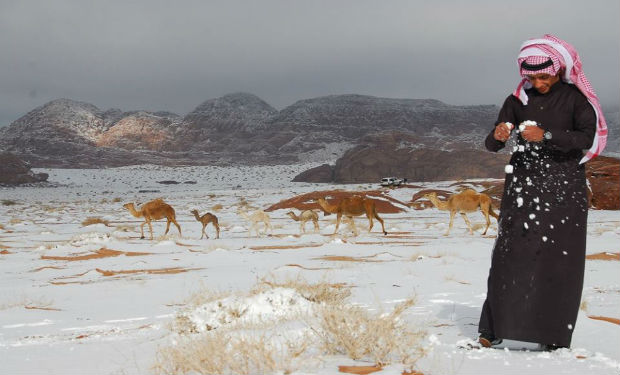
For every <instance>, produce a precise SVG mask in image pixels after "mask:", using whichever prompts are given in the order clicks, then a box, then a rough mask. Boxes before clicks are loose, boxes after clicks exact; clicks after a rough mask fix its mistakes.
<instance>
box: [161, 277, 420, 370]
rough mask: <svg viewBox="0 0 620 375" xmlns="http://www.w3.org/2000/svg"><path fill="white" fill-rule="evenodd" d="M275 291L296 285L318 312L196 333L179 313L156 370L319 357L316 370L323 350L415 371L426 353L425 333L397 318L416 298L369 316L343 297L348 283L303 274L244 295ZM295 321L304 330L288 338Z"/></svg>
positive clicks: (273, 366) (253, 365)
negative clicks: (313, 280) (317, 279)
mask: <svg viewBox="0 0 620 375" xmlns="http://www.w3.org/2000/svg"><path fill="white" fill-rule="evenodd" d="M274 288H289V289H294V290H296V291H297V292H298V293H299V294H301V295H302V296H303V297H304V298H306V299H307V300H309V301H312V302H314V303H316V309H312V312H309V314H310V315H303V314H302V315H296V316H289V317H287V318H284V319H283V320H279V321H278V322H271V323H269V322H263V323H260V324H256V325H236V326H229V327H220V328H218V329H215V330H211V331H208V332H203V333H199V334H193V333H196V330H195V329H192V328H191V327H193V325H194V324H193V323H192V322H191V321H190V320H189V318H187V317H185V318H182V316H183V314H177V319H176V320H175V322H174V323H173V330H174V331H175V333H178V334H181V336H175V343H174V344H173V345H172V346H169V347H166V348H160V349H159V351H158V355H157V360H156V364H155V366H154V370H155V372H157V373H160V374H190V373H191V374H224V373H228V374H250V373H252V374H255V373H256V374H262V373H284V374H287V373H290V372H293V371H296V370H297V369H299V368H301V366H302V365H307V364H308V363H314V362H316V364H315V366H314V368H316V366H317V365H319V362H320V361H321V360H320V358H321V356H322V355H324V354H330V355H347V356H348V357H350V358H352V359H354V360H359V359H363V360H369V361H374V362H375V363H376V364H378V365H381V366H383V365H387V364H390V363H395V362H400V363H403V364H404V365H405V366H408V367H410V368H413V366H414V364H415V362H416V361H417V360H418V359H419V358H420V357H421V356H422V354H423V351H422V349H420V341H421V340H422V338H423V337H424V333H423V332H421V331H419V330H414V329H412V328H411V327H410V326H409V325H408V324H407V323H406V322H405V321H404V320H403V319H402V315H403V313H404V312H405V311H406V310H407V309H408V308H409V307H411V306H412V305H413V304H414V300H413V299H407V300H406V301H405V302H403V303H401V304H399V305H397V306H396V307H395V308H394V310H393V311H392V312H391V313H385V314H380V313H377V314H371V313H369V312H368V311H367V310H366V309H364V308H362V307H359V306H354V305H351V304H350V303H349V302H348V297H349V296H350V290H349V288H348V287H346V286H343V285H342V284H334V283H329V282H327V281H321V282H318V283H316V284H310V283H308V282H307V281H305V280H304V279H303V278H301V277H300V276H298V277H297V278H295V279H288V280H285V281H275V280H274V279H273V277H268V278H263V279H261V280H259V281H258V283H257V284H256V286H255V287H254V288H252V289H251V290H250V292H249V293H248V296H252V295H256V294H258V293H262V292H265V291H268V290H269V289H274ZM223 296H225V295H223V294H217V293H213V292H211V291H208V290H205V291H201V292H198V293H194V294H193V295H192V296H190V298H189V300H188V302H187V304H188V305H193V306H200V305H202V304H204V303H207V302H213V301H215V300H217V299H219V298H222V297H223ZM183 319H185V321H183ZM300 323H301V324H303V326H304V327H305V330H304V331H303V332H302V333H296V334H295V335H296V338H294V339H290V338H287V335H288V334H289V333H290V331H288V329H287V328H286V327H287V326H289V325H290V324H292V325H293V326H294V327H297V328H296V329H295V330H294V332H299V329H298V327H299V324H300ZM249 333H251V334H249Z"/></svg>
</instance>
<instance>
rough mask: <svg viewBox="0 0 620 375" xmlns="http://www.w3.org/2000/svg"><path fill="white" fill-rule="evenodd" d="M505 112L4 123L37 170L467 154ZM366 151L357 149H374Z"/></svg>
mask: <svg viewBox="0 0 620 375" xmlns="http://www.w3.org/2000/svg"><path fill="white" fill-rule="evenodd" d="M497 112H498V108H497V107H496V106H454V105H448V104H445V103H442V102H440V101H438V100H432V99H389V98H377V97H372V96H363V95H332V96H324V97H318V98H312V99H306V100H300V101H297V102H296V103H294V104H293V105H291V106H289V107H286V108H284V109H282V110H280V111H278V110H276V109H275V108H273V107H272V106H270V105H269V104H268V103H266V102H265V101H264V100H262V99H260V98H259V97H257V96H255V95H252V94H247V93H235V94H229V95H225V96H223V97H221V98H216V99H212V100H207V101H205V102H203V103H202V104H200V105H199V106H198V107H196V108H195V109H194V110H193V111H191V112H190V113H188V114H187V115H186V116H184V117H182V116H179V115H176V114H174V113H169V112H146V111H131V112H123V111H121V110H119V109H109V110H105V111H104V110H101V109H99V108H97V107H96V106H94V105H92V104H88V103H83V102H77V101H73V100H68V99H58V100H54V101H52V102H49V103H47V104H45V105H43V106H41V107H39V108H36V109H34V110H32V111H31V112H29V113H28V114H26V115H25V116H23V117H21V118H20V119H18V120H16V121H15V122H13V123H12V124H11V125H10V126H8V127H5V128H2V129H0V151H10V152H13V153H15V154H16V155H18V156H19V157H20V158H22V159H24V160H26V161H28V162H30V163H31V165H32V166H33V167H66V168H71V167H73V168H78V167H104V166H120V165H129V164H141V163H154V164H166V165H178V164H186V165H187V164H203V165H204V164H211V165H212V164H220V165H222V164H245V165H250V164H288V163H299V162H307V161H320V160H324V161H329V162H333V161H334V160H335V159H336V158H337V157H338V156H341V155H342V153H343V152H344V151H345V150H347V149H351V148H353V147H355V146H364V145H365V147H367V146H368V145H369V144H374V145H376V146H377V147H381V143H382V142H384V143H385V142H387V143H389V146H390V147H395V148H397V149H410V150H416V149H427V150H436V151H463V152H464V151H466V150H482V149H483V146H482V141H483V139H484V137H485V136H486V134H487V132H488V131H489V129H490V127H491V126H492V124H493V122H494V121H495V118H496V116H497ZM616 119H617V116H616ZM614 126H617V125H614V124H613V122H612V123H611V124H610V134H611V135H612V136H613V134H614ZM615 133H616V134H617V133H618V132H615ZM373 137H374V138H376V139H374V140H373V141H372V142H370V143H369V142H368V139H372V138H373ZM613 142H614V141H613V139H612V140H611V142H610V144H614V143H613ZM616 143H617V136H616ZM384 146H385V145H384ZM361 150H363V148H362V149H360V148H359V147H358V148H357V149H353V150H351V154H350V155H357V156H356V157H358V156H360V155H362V154H364V153H365V154H370V153H373V152H374V151H373V150H367V151H364V152H362V151H361ZM425 152H429V151H425ZM403 155H404V154H403ZM441 155H443V154H438V155H437V156H436V157H440V156H441ZM379 156H380V157H382V158H387V156H386V155H382V156H381V155H378V156H377V157H379ZM392 156H393V155H392ZM399 157H405V156H402V155H401V156H399ZM365 162H370V159H368V160H367V161H365ZM385 162H386V163H387V162H388V160H385ZM343 173H344V172H343ZM424 175H425V176H427V177H428V176H430V172H428V173H427V172H424ZM411 177H412V178H413V177H414V176H411ZM343 178H344V177H343ZM429 178H430V177H429Z"/></svg>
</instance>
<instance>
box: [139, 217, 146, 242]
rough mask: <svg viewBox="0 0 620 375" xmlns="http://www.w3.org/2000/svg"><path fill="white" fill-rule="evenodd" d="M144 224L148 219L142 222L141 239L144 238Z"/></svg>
mask: <svg viewBox="0 0 620 375" xmlns="http://www.w3.org/2000/svg"><path fill="white" fill-rule="evenodd" d="M144 224H146V221H145V222H144V223H142V224H140V239H141V240H143V239H144Z"/></svg>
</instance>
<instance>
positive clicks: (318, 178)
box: [293, 132, 510, 183]
mask: <svg viewBox="0 0 620 375" xmlns="http://www.w3.org/2000/svg"><path fill="white" fill-rule="evenodd" d="M417 139H418V137H415V136H411V135H409V134H407V133H402V132H387V133H384V134H381V135H377V136H373V137H367V138H366V139H365V140H364V144H360V145H358V146H356V147H354V148H352V149H350V150H349V151H347V152H346V153H345V154H344V155H343V156H342V157H341V158H339V159H338V160H337V161H336V164H335V165H332V166H330V165H322V166H320V167H317V168H313V169H311V170H308V171H306V172H303V173H301V174H300V175H298V176H296V177H295V179H294V180H293V181H305V182H336V183H362V182H377V181H380V180H381V178H382V177H385V176H398V177H401V178H407V179H408V180H409V181H444V180H458V179H462V178H465V177H467V178H500V177H503V175H504V166H505V165H506V163H507V162H508V160H509V158H510V156H509V155H507V154H492V153H489V152H484V151H476V150H453V151H443V150H438V149H430V148H419V147H411V146H408V145H415V146H417V143H416V141H417Z"/></svg>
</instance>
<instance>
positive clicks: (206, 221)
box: [190, 210, 220, 240]
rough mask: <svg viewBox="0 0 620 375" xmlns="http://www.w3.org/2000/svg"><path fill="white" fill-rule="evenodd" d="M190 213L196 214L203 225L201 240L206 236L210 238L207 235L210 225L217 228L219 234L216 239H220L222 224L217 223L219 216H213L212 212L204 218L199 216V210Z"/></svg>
mask: <svg viewBox="0 0 620 375" xmlns="http://www.w3.org/2000/svg"><path fill="white" fill-rule="evenodd" d="M190 212H191V213H192V214H194V217H195V218H196V220H198V221H200V222H201V223H202V236H200V239H201V240H202V238H203V237H204V236H207V239H208V238H209V235H208V234H206V233H205V228H206V226H207V224H209V223H211V224H213V226H214V227H215V231H216V232H217V237H216V238H220V224H219V223H218V221H217V216H215V215H213V214H212V213H211V212H207V213H206V214H204V215H202V216H200V215H199V214H198V211H197V210H191V211H190Z"/></svg>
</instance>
